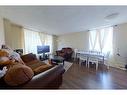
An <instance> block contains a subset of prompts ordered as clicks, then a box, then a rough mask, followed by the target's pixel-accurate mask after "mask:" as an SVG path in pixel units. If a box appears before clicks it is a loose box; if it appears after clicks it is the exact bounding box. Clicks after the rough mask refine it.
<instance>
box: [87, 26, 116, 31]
mask: <svg viewBox="0 0 127 95" xmlns="http://www.w3.org/2000/svg"><path fill="white" fill-rule="evenodd" d="M117 26H118V25H112V26H101V27H98V28H93V29H91V30H96V29H102V28H108V27H117ZM91 30H88V31H91Z"/></svg>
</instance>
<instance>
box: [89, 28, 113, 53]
mask: <svg viewBox="0 0 127 95" xmlns="http://www.w3.org/2000/svg"><path fill="white" fill-rule="evenodd" d="M89 33H90V35H89V50H92V51H99V52H103V53H107V52H110V54H111V53H112V48H113V45H112V41H113V27H107V28H102V29H96V30H91V31H90V32H89Z"/></svg>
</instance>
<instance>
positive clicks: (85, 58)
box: [79, 54, 88, 67]
mask: <svg viewBox="0 0 127 95" xmlns="http://www.w3.org/2000/svg"><path fill="white" fill-rule="evenodd" d="M87 59H88V57H87V56H86V55H83V54H80V57H79V65H80V66H81V65H82V63H83V62H86V67H87Z"/></svg>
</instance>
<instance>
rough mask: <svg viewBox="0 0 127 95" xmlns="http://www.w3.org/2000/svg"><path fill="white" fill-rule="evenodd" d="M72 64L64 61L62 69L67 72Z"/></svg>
mask: <svg viewBox="0 0 127 95" xmlns="http://www.w3.org/2000/svg"><path fill="white" fill-rule="evenodd" d="M72 64H73V63H71V62H67V61H65V62H64V69H65V71H67V70H68V69H69V68H70V67H71V66H72Z"/></svg>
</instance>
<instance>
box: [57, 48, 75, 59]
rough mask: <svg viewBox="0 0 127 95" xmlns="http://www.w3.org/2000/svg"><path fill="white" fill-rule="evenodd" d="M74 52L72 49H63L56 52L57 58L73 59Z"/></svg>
mask: <svg viewBox="0 0 127 95" xmlns="http://www.w3.org/2000/svg"><path fill="white" fill-rule="evenodd" d="M72 54H73V50H72V48H70V47H66V48H62V50H58V51H56V55H57V56H61V57H63V58H64V59H65V60H70V59H71V58H72Z"/></svg>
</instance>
